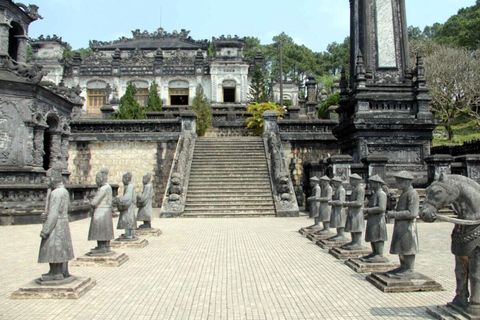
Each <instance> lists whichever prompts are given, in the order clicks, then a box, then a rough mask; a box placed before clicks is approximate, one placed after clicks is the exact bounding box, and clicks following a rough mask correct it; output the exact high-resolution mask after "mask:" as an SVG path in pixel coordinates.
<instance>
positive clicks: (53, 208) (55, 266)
mask: <svg viewBox="0 0 480 320" xmlns="http://www.w3.org/2000/svg"><path fill="white" fill-rule="evenodd" d="M62 169H63V165H62V164H61V163H59V162H57V163H54V164H53V166H52V167H51V168H50V169H48V171H47V174H46V179H47V185H48V187H49V188H50V189H51V190H50V192H49V193H48V194H47V200H46V211H45V212H44V213H43V214H42V215H41V219H42V220H44V221H45V222H44V224H43V228H42V231H41V232H40V237H41V238H42V241H41V243H40V252H39V254H38V262H39V263H48V264H49V265H50V271H49V272H48V273H46V274H42V277H41V278H40V279H37V283H39V284H48V282H49V281H59V280H67V281H68V280H71V281H73V280H74V279H75V277H72V276H70V274H69V272H68V261H70V260H72V259H73V258H74V255H73V245H72V237H71V234H70V226H69V224H68V205H69V202H70V197H69V194H68V191H67V189H65V186H64V185H63V178H62Z"/></svg>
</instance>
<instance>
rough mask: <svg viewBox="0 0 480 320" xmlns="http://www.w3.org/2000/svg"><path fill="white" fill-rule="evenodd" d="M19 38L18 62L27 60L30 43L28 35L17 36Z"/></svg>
mask: <svg viewBox="0 0 480 320" xmlns="http://www.w3.org/2000/svg"><path fill="white" fill-rule="evenodd" d="M15 38H16V39H17V40H18V53H17V61H18V62H23V63H25V62H27V44H28V37H27V36H25V35H21V36H15Z"/></svg>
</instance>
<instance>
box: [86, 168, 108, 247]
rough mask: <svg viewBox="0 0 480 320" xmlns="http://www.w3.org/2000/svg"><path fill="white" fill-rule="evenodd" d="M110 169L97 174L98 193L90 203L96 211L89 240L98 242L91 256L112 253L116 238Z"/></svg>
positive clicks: (91, 223) (104, 169) (103, 169)
mask: <svg viewBox="0 0 480 320" xmlns="http://www.w3.org/2000/svg"><path fill="white" fill-rule="evenodd" d="M107 180H108V169H107V168H102V170H101V171H99V172H97V175H96V177H95V182H96V183H97V186H98V191H97V193H96V194H95V197H94V198H93V199H92V200H91V201H90V205H91V206H92V208H93V209H94V211H93V215H92V220H91V222H90V230H89V232H88V240H96V241H97V247H96V248H94V249H92V250H90V254H107V253H109V252H111V251H110V240H112V239H113V238H114V232H113V221H112V213H113V210H112V209H113V208H112V198H113V196H112V187H111V186H110V185H109V184H108V183H107Z"/></svg>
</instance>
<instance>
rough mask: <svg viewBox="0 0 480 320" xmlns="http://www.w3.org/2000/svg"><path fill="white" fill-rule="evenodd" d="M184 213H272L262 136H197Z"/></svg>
mask: <svg viewBox="0 0 480 320" xmlns="http://www.w3.org/2000/svg"><path fill="white" fill-rule="evenodd" d="M183 216H184V217H242V216H246V217H250V216H275V207H274V203H273V198H272V189H271V185H270V177H269V173H268V167H267V160H266V156H265V149H264V145H263V140H262V139H261V138H260V137H234V138H198V139H197V141H196V143H195V151H194V154H193V161H192V168H191V172H190V180H189V184H188V193H187V201H186V205H185V211H184V213H183Z"/></svg>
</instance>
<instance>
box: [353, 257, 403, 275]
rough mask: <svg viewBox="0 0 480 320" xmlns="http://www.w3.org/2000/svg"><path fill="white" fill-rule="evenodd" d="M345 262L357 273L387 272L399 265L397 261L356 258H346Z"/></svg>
mask: <svg viewBox="0 0 480 320" xmlns="http://www.w3.org/2000/svg"><path fill="white" fill-rule="evenodd" d="M345 264H346V265H347V266H349V267H350V268H352V269H353V270H354V271H355V272H357V273H371V272H387V271H389V270H393V269H395V268H398V267H399V266H400V264H399V263H393V262H390V261H387V262H366V261H362V260H360V259H358V258H353V259H348V260H347V261H345Z"/></svg>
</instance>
